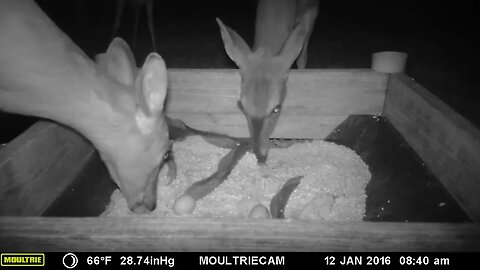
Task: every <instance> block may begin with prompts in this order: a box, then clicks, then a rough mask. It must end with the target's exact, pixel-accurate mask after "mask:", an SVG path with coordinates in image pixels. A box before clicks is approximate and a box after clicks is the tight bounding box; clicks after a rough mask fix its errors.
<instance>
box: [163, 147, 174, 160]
mask: <svg viewBox="0 0 480 270" xmlns="http://www.w3.org/2000/svg"><path fill="white" fill-rule="evenodd" d="M171 157H172V150H168V151H167V152H165V155H163V160H164V161H167V160H169V159H170V158H171Z"/></svg>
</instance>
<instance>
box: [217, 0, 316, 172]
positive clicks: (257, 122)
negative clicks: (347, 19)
mask: <svg viewBox="0 0 480 270" xmlns="http://www.w3.org/2000/svg"><path fill="white" fill-rule="evenodd" d="M317 14H318V1H317V0H300V1H299V0H260V1H259V2H258V5H257V11H256V21H255V37H254V43H253V47H252V48H250V47H249V46H248V44H247V43H246V42H245V41H244V40H243V39H242V37H240V35H239V34H238V33H237V32H235V31H234V30H232V29H231V28H230V27H228V26H226V25H225V24H224V23H223V22H222V21H221V20H220V19H219V18H216V20H217V23H218V25H219V27H220V33H221V37H222V40H223V43H224V46H225V51H226V53H227V55H228V56H229V57H230V59H231V60H233V62H235V64H236V65H237V66H238V67H239V73H240V78H241V86H240V93H239V96H240V98H239V101H238V102H237V104H238V107H239V109H240V110H241V111H242V112H243V114H244V115H245V117H246V120H247V124H248V129H249V133H250V140H251V144H252V148H253V152H254V154H255V156H256V158H257V162H258V164H259V165H261V168H268V167H267V166H266V160H267V157H268V151H269V141H270V136H271V135H272V133H273V131H274V129H275V127H276V124H277V121H278V118H279V116H280V113H281V111H282V105H283V102H284V101H285V98H286V94H287V89H286V82H287V79H288V73H289V71H290V68H291V66H292V65H293V63H294V61H295V60H297V66H298V68H305V67H306V64H307V59H306V58H307V47H308V41H309V38H310V35H311V33H312V31H313V25H314V23H315V20H316V16H317ZM266 172H267V173H266V175H268V170H267V171H266Z"/></svg>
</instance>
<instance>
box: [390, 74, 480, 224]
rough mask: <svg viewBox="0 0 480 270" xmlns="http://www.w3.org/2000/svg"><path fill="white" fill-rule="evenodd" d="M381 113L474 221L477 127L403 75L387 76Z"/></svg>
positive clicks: (479, 146) (479, 188) (479, 167)
mask: <svg viewBox="0 0 480 270" xmlns="http://www.w3.org/2000/svg"><path fill="white" fill-rule="evenodd" d="M384 115H385V116H386V117H387V118H388V119H389V120H390V121H391V122H392V124H393V125H394V126H395V128H396V129H397V130H398V131H399V132H400V133H401V134H402V135H403V137H404V138H405V140H406V141H407V142H408V143H409V145H410V146H411V147H412V148H413V149H414V150H415V151H416V152H417V153H418V155H419V156H420V157H421V158H422V159H423V161H424V162H425V163H426V164H427V165H428V167H429V168H430V169H431V170H432V171H433V173H434V174H435V175H436V176H437V177H438V179H439V180H440V181H441V182H442V184H443V185H444V186H445V187H446V189H447V190H448V191H449V192H450V193H451V194H452V196H453V197H454V198H455V199H456V200H457V202H458V203H459V205H460V206H462V208H463V209H464V210H465V212H466V213H467V214H468V215H469V216H470V218H471V219H472V220H473V221H475V222H480V196H479V194H480V131H479V130H478V129H477V128H475V127H474V126H473V125H472V124H471V123H470V122H468V121H467V120H466V119H464V118H463V117H462V116H460V115H459V114H458V113H456V112H455V111H453V110H452V109H451V108H450V107H448V106H447V105H446V104H445V103H443V102H442V101H441V100H439V99H438V98H437V97H435V96H434V95H432V94H431V93H430V92H428V91H427V90H426V89H425V88H423V87H422V86H421V85H419V84H418V83H416V82H415V81H414V80H413V79H412V78H410V77H408V76H407V75H405V74H398V75H392V76H391V78H390V80H389V84H388V90H387V96H386V100H385V110H384Z"/></svg>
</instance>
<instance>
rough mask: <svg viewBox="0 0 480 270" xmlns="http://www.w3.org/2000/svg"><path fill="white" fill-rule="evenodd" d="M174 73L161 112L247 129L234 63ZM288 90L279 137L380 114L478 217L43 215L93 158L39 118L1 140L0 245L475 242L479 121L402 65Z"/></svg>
mask: <svg viewBox="0 0 480 270" xmlns="http://www.w3.org/2000/svg"><path fill="white" fill-rule="evenodd" d="M169 80H170V89H169V91H170V92H169V99H168V103H167V115H169V116H170V117H172V118H178V119H181V120H183V121H185V122H186V123H187V124H188V125H190V126H192V127H194V128H197V129H201V130H209V131H216V132H220V133H226V134H230V135H235V136H247V132H248V129H247V127H246V123H245V119H244V117H243V115H242V114H241V112H240V111H239V110H238V108H237V106H236V102H237V97H238V91H239V85H240V78H239V75H238V73H237V71H236V70H191V69H173V70H169ZM288 88H289V92H288V95H287V100H286V102H285V105H284V110H283V112H282V115H281V119H280V121H279V124H278V126H277V128H276V130H275V133H274V135H273V136H274V137H277V138H313V139H323V138H325V136H326V135H327V134H329V133H330V132H331V131H332V130H334V129H335V127H336V126H337V125H338V124H339V123H341V122H342V121H343V120H345V119H346V118H347V117H348V116H349V115H357V114H361V115H365V114H367V115H383V116H385V117H386V118H387V119H388V120H389V121H390V122H391V123H392V124H393V126H394V127H395V129H396V130H397V131H398V132H399V133H400V134H401V135H402V136H403V138H404V139H405V141H406V142H408V144H409V145H410V146H411V148H413V149H414V150H415V152H416V153H417V154H418V156H419V157H421V159H422V160H423V161H424V162H425V164H426V165H427V166H428V167H429V168H430V170H431V171H432V172H433V173H434V174H435V176H436V177H437V178H438V179H439V180H440V182H441V183H442V184H443V186H444V187H445V188H446V189H447V190H448V191H449V193H450V194H451V195H452V196H453V198H455V200H456V201H457V202H458V204H459V205H460V206H461V207H462V208H463V210H464V211H465V212H466V213H467V215H468V216H469V218H470V219H471V220H472V221H473V223H426V222H421V223H419V222H408V223H405V222H366V221H362V222H325V221H324V222H322V221H308V222H307V221H296V220H291V221H285V220H260V221H259V220H249V219H230V218H229V219H224V218H217V219H212V218H153V217H149V216H135V217H123V218H106V217H86V218H85V217H72V218H65V217H42V214H43V213H44V212H45V210H46V209H47V208H48V207H49V206H50V205H51V204H52V202H54V201H55V200H56V199H57V198H58V197H59V196H60V195H61V194H62V193H63V192H64V191H65V189H66V188H67V187H68V186H69V185H70V184H71V183H72V182H73V181H75V180H76V179H78V178H80V177H83V178H88V177H92V175H94V172H92V171H94V170H97V169H98V166H95V165H92V164H93V163H94V162H97V163H98V157H97V155H96V154H95V150H94V149H93V148H92V146H91V145H90V144H89V143H88V142H87V141H86V140H85V139H83V138H82V137H81V136H79V135H78V134H77V133H75V132H73V131H71V130H69V129H67V128H64V127H62V126H60V125H57V124H54V123H51V122H45V121H41V122H38V123H36V124H35V125H33V126H32V127H31V128H30V129H29V130H27V131H26V132H25V133H23V134H22V135H20V136H19V137H18V138H16V139H15V140H14V141H12V142H11V143H9V144H8V145H7V146H5V147H4V148H3V149H1V150H0V215H2V216H1V217H0V250H2V251H64V250H68V251H111V250H117V251H120V250H124V251H125V250H130V251H147V250H148V251H185V250H189V251H212V250H217V251H341V250H343V251H480V226H479V224H478V222H480V196H479V194H480V131H479V130H478V129H477V128H475V127H474V126H473V125H472V124H470V123H469V122H468V121H466V120H465V119H464V118H462V117H461V116H460V115H458V114H457V113H456V112H454V111H453V110H452V109H451V108H449V107H448V106H447V105H445V104H444V103H443V102H441V101H440V100H439V99H437V98H436V97H435V96H433V95H432V94H431V93H429V92H428V91H427V90H426V89H425V88H423V87H422V86H420V85H418V84H417V83H416V82H415V81H414V80H413V79H411V78H410V77H408V76H407V75H405V74H395V75H387V74H383V73H378V72H375V71H372V70H369V69H365V70H357V69H352V70H350V69H346V70H302V71H298V70H293V71H291V74H290V76H289V80H288ZM92 189H95V187H94V186H93V187H92ZM72 216H75V213H72Z"/></svg>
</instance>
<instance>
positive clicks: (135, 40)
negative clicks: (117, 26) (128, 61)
mask: <svg viewBox="0 0 480 270" xmlns="http://www.w3.org/2000/svg"><path fill="white" fill-rule="evenodd" d="M139 17H140V8H139V7H135V21H134V24H133V50H134V51H135V49H136V48H137V32H138V18H139Z"/></svg>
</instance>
